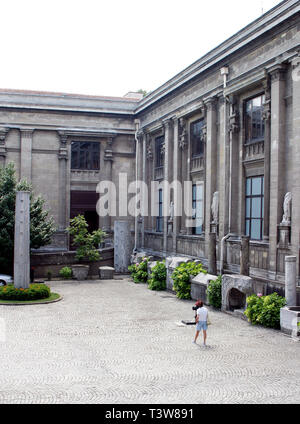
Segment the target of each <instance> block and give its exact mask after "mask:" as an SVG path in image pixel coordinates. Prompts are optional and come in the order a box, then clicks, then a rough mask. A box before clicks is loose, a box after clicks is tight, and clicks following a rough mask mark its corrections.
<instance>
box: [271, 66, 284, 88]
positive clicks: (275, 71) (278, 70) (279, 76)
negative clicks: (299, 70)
mask: <svg viewBox="0 0 300 424" xmlns="http://www.w3.org/2000/svg"><path fill="white" fill-rule="evenodd" d="M286 71H287V66H286V65H285V64H284V63H277V64H276V65H274V66H272V67H271V68H270V69H269V73H270V76H271V82H272V83H273V82H277V81H285V76H286Z"/></svg>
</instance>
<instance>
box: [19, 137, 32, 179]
mask: <svg viewBox="0 0 300 424" xmlns="http://www.w3.org/2000/svg"><path fill="white" fill-rule="evenodd" d="M20 131H21V166H20V177H21V179H23V178H25V179H26V180H27V181H28V182H29V183H30V182H31V160H32V136H33V131H34V130H33V129H21V130H20Z"/></svg>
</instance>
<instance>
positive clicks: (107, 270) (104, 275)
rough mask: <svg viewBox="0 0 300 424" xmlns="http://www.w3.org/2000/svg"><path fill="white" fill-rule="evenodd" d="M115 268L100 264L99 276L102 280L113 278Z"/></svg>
mask: <svg viewBox="0 0 300 424" xmlns="http://www.w3.org/2000/svg"><path fill="white" fill-rule="evenodd" d="M114 272H115V268H113V267H111V266H100V267H99V278H100V280H113V279H114Z"/></svg>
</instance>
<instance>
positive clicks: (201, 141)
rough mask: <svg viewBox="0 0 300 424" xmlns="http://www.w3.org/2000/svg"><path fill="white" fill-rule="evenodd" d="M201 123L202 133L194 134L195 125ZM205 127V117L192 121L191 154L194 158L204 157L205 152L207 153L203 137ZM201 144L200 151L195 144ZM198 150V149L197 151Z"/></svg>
mask: <svg viewBox="0 0 300 424" xmlns="http://www.w3.org/2000/svg"><path fill="white" fill-rule="evenodd" d="M199 123H201V127H200V134H199V135H198V136H197V135H195V134H194V131H193V127H194V126H196V125H197V124H199ZM204 127H205V119H204V118H200V119H197V120H196V121H193V122H191V123H190V145H191V155H192V158H199V157H203V156H204V153H205V145H204V144H205V143H204V138H203V128H204ZM198 145H199V146H201V147H200V148H199V152H198V150H197V149H195V146H198ZM195 150H196V151H195Z"/></svg>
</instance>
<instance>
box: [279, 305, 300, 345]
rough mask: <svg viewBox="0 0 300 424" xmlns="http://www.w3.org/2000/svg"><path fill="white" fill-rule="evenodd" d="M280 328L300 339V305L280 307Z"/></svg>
mask: <svg viewBox="0 0 300 424" xmlns="http://www.w3.org/2000/svg"><path fill="white" fill-rule="evenodd" d="M280 328H281V331H282V332H283V333H285V334H288V335H290V336H292V337H295V338H299V339H300V306H286V307H285V308H281V309H280Z"/></svg>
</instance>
